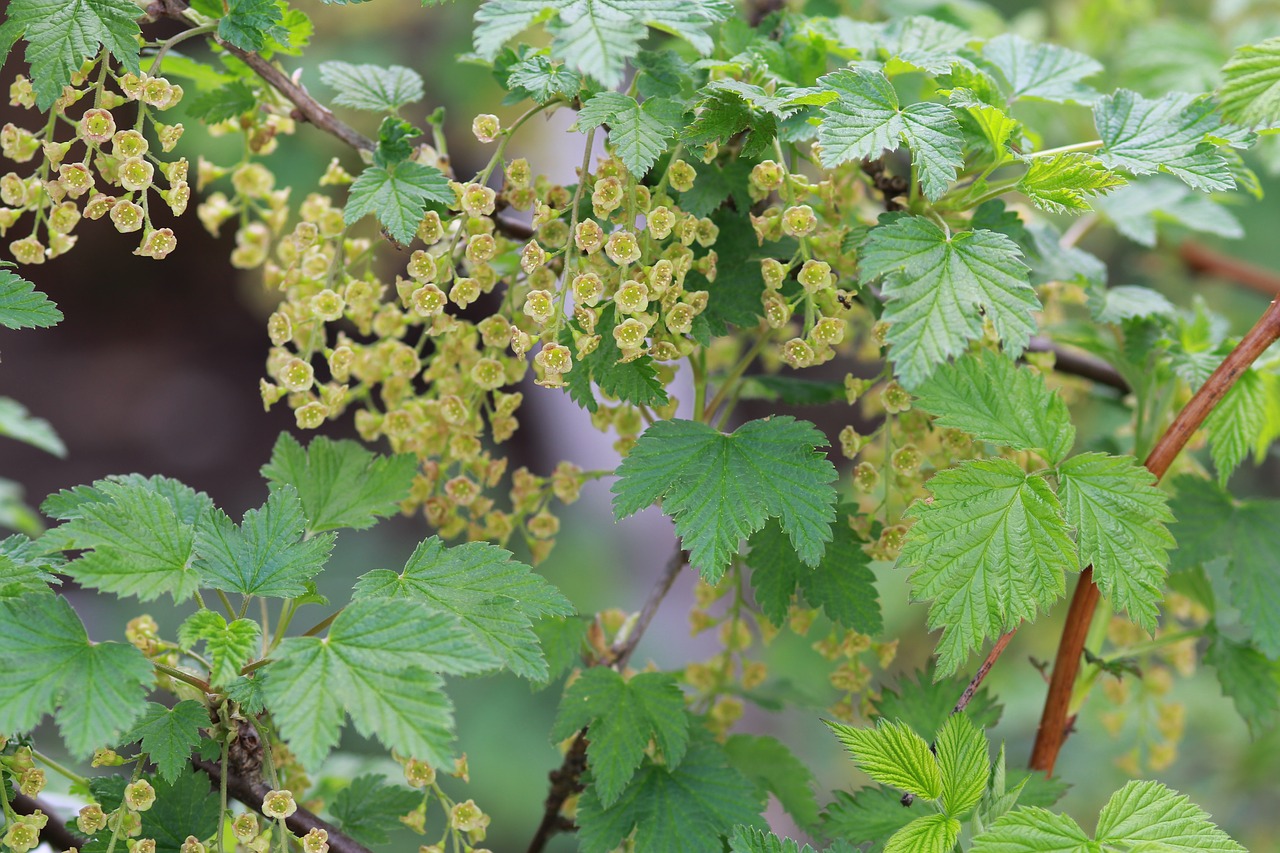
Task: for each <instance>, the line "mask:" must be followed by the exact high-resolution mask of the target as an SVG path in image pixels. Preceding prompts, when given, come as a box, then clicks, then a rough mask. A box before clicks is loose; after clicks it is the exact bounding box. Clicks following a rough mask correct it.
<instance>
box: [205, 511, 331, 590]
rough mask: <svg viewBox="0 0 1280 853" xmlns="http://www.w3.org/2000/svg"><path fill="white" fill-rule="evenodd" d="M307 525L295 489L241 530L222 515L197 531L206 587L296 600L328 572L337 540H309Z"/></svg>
mask: <svg viewBox="0 0 1280 853" xmlns="http://www.w3.org/2000/svg"><path fill="white" fill-rule="evenodd" d="M305 533H306V519H305V518H304V517H303V514H302V501H300V500H299V499H298V492H297V490H296V489H294V488H293V486H281V487H280V488H278V489H276V490H275V491H273V492H272V493H271V495H270V496H269V497H268V498H267V502H266V503H265V504H263V505H262V506H261V507H259V508H258V509H251V510H249V511H248V512H246V513H245V514H244V520H243V521H241V523H240V524H239V525H237V524H235V523H234V522H232V520H231V519H230V518H228V517H227V514H226V513H224V512H223V511H222V510H220V509H215V510H213V511H212V512H211V513H210V514H209V516H208V518H207V519H205V520H204V521H203V522H202V523H201V524H200V525H199V526H198V527H197V529H196V551H197V553H198V554H199V557H200V558H199V562H198V563H197V564H196V565H197V570H198V571H199V573H200V576H201V580H202V585H206V586H209V587H211V588H213V589H221V590H225V591H227V592H238V593H240V594H242V595H263V596H270V597H274V598H293V597H294V596H298V595H302V594H303V593H305V592H306V591H307V588H306V584H305V582H306V581H308V580H310V579H311V577H312V576H314V575H315V574H316V573H318V572H319V571H320V570H321V569H323V568H324V564H325V562H326V561H328V559H329V552H330V551H331V550H332V549H333V541H334V535H333V534H332V533H322V534H320V535H319V536H313V537H312V538H310V539H304V538H303V537H304V535H305Z"/></svg>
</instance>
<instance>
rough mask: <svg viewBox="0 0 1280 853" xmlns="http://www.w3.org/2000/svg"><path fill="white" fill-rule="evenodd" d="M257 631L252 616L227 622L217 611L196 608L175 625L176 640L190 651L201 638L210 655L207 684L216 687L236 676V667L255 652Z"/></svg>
mask: <svg viewBox="0 0 1280 853" xmlns="http://www.w3.org/2000/svg"><path fill="white" fill-rule="evenodd" d="M260 634H261V629H260V628H259V627H258V623H257V622H254V621H253V620H252V619H235V620H232V621H231V622H230V623H229V624H228V622H227V620H226V619H224V618H223V617H222V614H221V613H217V612H215V611H213V610H197V611H196V612H195V613H192V614H191V615H190V616H188V617H187V619H186V621H184V622H183V623H182V625H181V627H179V628H178V642H179V643H181V644H182V647H183V648H184V649H188V650H190V649H194V648H195V646H196V644H197V643H199V642H200V641H201V640H203V641H204V643H205V649H206V651H207V652H208V654H209V655H210V656H211V657H212V658H213V661H212V666H211V667H210V670H209V683H210V684H212V685H213V686H214V687H218V686H221V685H225V684H229V683H230V682H232V681H234V680H235V679H236V678H238V677H239V675H240V669H241V668H242V667H243V666H244V665H245V664H247V663H248V662H249V661H250V660H251V659H252V658H253V656H254V654H255V652H257V651H258V640H259V635H260Z"/></svg>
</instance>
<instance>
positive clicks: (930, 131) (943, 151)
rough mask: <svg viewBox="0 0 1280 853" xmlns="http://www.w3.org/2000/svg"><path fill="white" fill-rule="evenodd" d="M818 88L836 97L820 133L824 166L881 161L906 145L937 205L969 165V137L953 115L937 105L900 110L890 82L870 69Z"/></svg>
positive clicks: (849, 71) (832, 78) (846, 72)
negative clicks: (966, 153)
mask: <svg viewBox="0 0 1280 853" xmlns="http://www.w3.org/2000/svg"><path fill="white" fill-rule="evenodd" d="M818 82H819V83H821V84H822V86H823V87H824V88H826V89H829V90H831V91H833V92H835V93H836V98H835V100H833V101H831V102H830V103H828V104H827V105H826V106H824V107H823V108H822V124H821V125H819V127H818V142H819V144H821V145H822V152H821V155H820V156H821V160H822V165H823V166H826V167H828V168H830V167H832V166H839V165H840V164H841V163H847V162H849V161H850V160H865V159H868V158H872V157H878V156H880V154H881V152H882V151H884V150H889V151H896V150H897V149H898V146H899V145H901V144H904V143H905V144H906V145H907V147H908V148H910V149H911V158H912V160H911V161H912V163H913V164H914V165H915V167H916V169H917V171H918V173H919V176H920V185H921V187H922V188H923V189H924V194H925V196H926V197H927V198H928V199H929V200H931V201H935V200H937V199H938V198H940V197H941V196H942V194H943V193H945V192H946V191H947V188H948V187H949V186H950V185H951V182H952V181H954V180H955V179H956V170H957V169H958V168H959V167H960V166H962V165H964V154H963V151H962V148H963V144H964V136H963V134H962V133H961V132H960V123H959V122H958V121H956V117H955V116H954V115H953V114H952V112H951V110H950V109H948V108H947V107H945V106H943V105H942V104H933V103H918V104H911V105H909V106H907V107H905V108H903V107H900V106H899V103H898V95H897V93H896V92H895V91H894V89H893V85H892V84H891V83H890V82H889V80H888V78H886V77H885V76H884V74H883V73H881V72H879V71H873V70H871V69H867V68H845V69H842V70H840V71H836V72H835V73H833V74H828V75H826V76H825V77H823V78H822V79H821V80H819V81H818Z"/></svg>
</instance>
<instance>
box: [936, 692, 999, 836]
mask: <svg viewBox="0 0 1280 853" xmlns="http://www.w3.org/2000/svg"><path fill="white" fill-rule="evenodd" d="M935 749H936V751H937V756H938V768H939V769H940V770H941V771H942V808H943V810H944V811H945V812H946V813H947V814H948V815H950V816H951V817H964V816H965V815H966V814H968V813H969V811H970V810H971V809H973V807H974V806H976V805H977V804H978V802H979V801H980V800H981V799H982V795H983V794H984V793H986V791H987V783H988V782H989V781H990V780H991V756H990V755H988V754H987V738H986V736H985V735H983V733H982V730H981V729H979V728H978V727H977V726H976V725H974V723H973V720H971V719H969V716H968V715H967V714H951V715H950V716H949V717H947V721H946V722H945V723H943V724H942V729H941V730H940V731H939V732H938V737H937V742H936V746H935Z"/></svg>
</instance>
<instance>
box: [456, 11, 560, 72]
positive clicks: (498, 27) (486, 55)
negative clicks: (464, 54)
mask: <svg viewBox="0 0 1280 853" xmlns="http://www.w3.org/2000/svg"><path fill="white" fill-rule="evenodd" d="M556 5H557V4H556V3H555V2H554V0H486V2H484V3H481V4H480V8H479V9H477V10H476V15H475V21H476V28H475V30H474V32H473V34H472V37H473V39H474V42H473V43H474V46H475V50H476V53H477V54H479V55H480V57H481V58H482V59H487V60H489V61H493V60H494V59H495V58H497V56H498V54H499V53H500V52H501V50H502V46H503V45H504V44H506V43H507V41H508V40H509V39H511V38H513V37H515V36H517V35H519V34H520V32H521V31H523V30H524V29H525V28H527V27H529V26H530V25H531V24H532V23H533V22H534V20H535V19H537V18H539V17H540V16H541V15H542V14H543V13H544V12H549V11H550V10H551V9H553V8H555V6H556Z"/></svg>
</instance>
